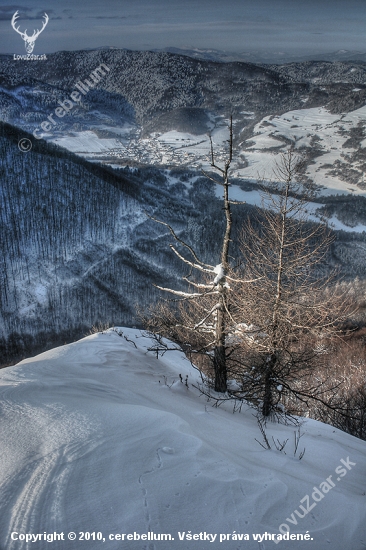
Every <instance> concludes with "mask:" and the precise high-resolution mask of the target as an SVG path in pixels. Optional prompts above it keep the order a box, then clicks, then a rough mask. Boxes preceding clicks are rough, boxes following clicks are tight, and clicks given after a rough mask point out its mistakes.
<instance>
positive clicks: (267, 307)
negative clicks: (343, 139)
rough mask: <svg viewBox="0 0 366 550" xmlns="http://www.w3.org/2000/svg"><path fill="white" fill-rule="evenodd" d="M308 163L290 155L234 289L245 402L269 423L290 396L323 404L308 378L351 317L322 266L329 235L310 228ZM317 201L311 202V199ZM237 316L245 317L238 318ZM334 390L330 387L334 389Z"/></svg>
mask: <svg viewBox="0 0 366 550" xmlns="http://www.w3.org/2000/svg"><path fill="white" fill-rule="evenodd" d="M301 168H302V159H301V157H299V156H298V155H297V154H295V153H294V152H293V151H292V150H289V151H288V152H286V153H284V154H283V155H282V157H281V160H280V162H278V164H277V166H276V170H275V184H274V188H273V190H272V192H271V193H267V194H265V196H264V204H263V206H264V211H263V213H262V215H263V216H264V217H263V218H262V220H260V221H258V222H257V225H256V227H254V223H250V222H248V223H247V224H246V226H245V228H244V230H243V234H242V238H241V250H242V253H243V256H244V258H245V260H244V261H245V269H244V272H243V274H242V276H241V277H240V279H241V281H245V280H251V282H250V283H243V282H241V283H240V284H239V285H237V286H236V287H235V290H234V291H235V296H236V310H237V311H236V317H238V316H240V317H241V318H242V324H241V326H237V329H236V337H237V340H240V342H241V346H242V355H241V359H240V365H239V366H240V369H239V371H238V372H239V373H240V377H241V380H242V384H243V391H244V395H246V396H247V397H248V398H249V399H252V400H255V401H256V403H257V404H259V406H260V407H261V413H262V414H263V416H264V417H267V416H269V415H270V414H271V413H273V412H274V411H275V410H276V408H278V407H279V406H281V405H279V403H280V401H282V403H283V402H284V401H285V400H286V397H287V398H288V397H289V396H291V399H292V404H293V403H294V400H295V401H296V400H300V401H303V400H306V399H314V398H315V399H320V400H321V399H322V387H319V386H317V384H316V382H314V378H312V379H311V380H312V382H310V377H309V371H310V370H311V369H312V368H313V366H314V361H315V360H316V361H317V362H320V361H321V359H322V349H323V347H324V344H325V343H326V338H327V337H329V336H330V335H334V333H335V332H336V331H337V329H339V326H340V323H342V321H343V320H344V319H345V318H346V317H347V315H348V314H349V308H347V307H346V304H345V297H344V296H342V295H340V293H339V292H337V290H336V287H335V286H334V284H332V280H331V277H330V276H329V273H328V272H327V270H326V267H325V265H324V260H325V257H326V254H327V252H328V250H329V246H330V244H331V242H332V238H331V235H330V233H329V231H328V230H327V228H326V227H325V226H323V225H320V224H311V223H309V221H308V219H307V218H308V212H307V200H308V199H309V193H308V192H307V191H308V190H307V189H306V186H304V185H302V184H301V181H300V180H301ZM310 196H311V195H310ZM238 312H239V315H238ZM328 390H329V386H328Z"/></svg>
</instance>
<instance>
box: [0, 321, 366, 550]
mask: <svg viewBox="0 0 366 550" xmlns="http://www.w3.org/2000/svg"><path fill="white" fill-rule="evenodd" d="M120 334H121V336H119V335H118V334H117V333H116V332H114V331H113V330H109V331H108V332H106V333H103V334H102V333H98V334H94V335H92V336H89V337H87V338H84V339H83V340H81V341H79V342H77V343H75V344H70V345H68V346H63V347H60V348H57V349H54V350H52V351H49V352H46V353H43V354H41V355H39V356H37V357H34V358H32V359H27V360H25V361H22V362H21V363H19V364H18V365H17V366H15V367H9V368H6V369H3V370H2V371H1V373H0V399H1V400H0V403H1V414H2V421H1V442H2V445H1V455H0V456H1V459H0V464H1V468H0V495H1V496H0V548H1V550H28V549H30V548H37V550H43V549H45V548H49V547H50V543H48V542H47V541H45V540H41V541H38V542H37V544H33V543H31V542H28V543H26V542H25V541H24V542H23V541H20V540H18V541H13V540H12V539H11V533H12V532H14V531H16V532H18V533H43V532H48V533H53V532H54V531H56V532H58V533H60V532H64V533H65V534H67V533H68V532H69V531H74V532H75V533H77V535H78V533H79V532H85V531H89V532H92V531H95V532H97V531H101V532H102V533H103V536H104V537H105V538H106V540H105V542H104V543H103V544H101V543H99V542H97V541H95V542H93V541H89V542H87V543H86V544H87V545H88V548H100V547H103V548H105V549H106V550H108V549H111V550H112V549H116V548H119V549H126V550H127V549H133V548H136V549H139V550H140V549H141V550H142V549H148V550H153V549H154V550H155V549H156V550H158V549H160V548H163V547H164V548H169V549H170V548H173V549H175V548H177V549H179V548H181V549H191V548H192V547H196V548H200V549H201V548H202V549H203V548H206V547H207V548H213V549H218V548H233V549H235V550H237V549H238V550H239V549H241V548H245V549H250V550H257V549H258V542H256V541H254V540H253V538H252V534H256V533H257V534H258V533H262V534H263V533H265V532H266V531H267V532H270V533H278V532H279V531H278V528H279V526H280V525H281V524H283V523H287V524H289V526H290V529H291V533H305V532H306V531H309V532H310V534H311V537H312V539H313V540H312V541H303V542H300V541H296V542H295V543H294V542H281V543H280V544H279V546H278V548H282V547H283V548H299V549H300V550H301V549H305V548H307V549H311V550H324V548H325V547H329V548H331V549H332V550H344V548H347V549H350V550H361V549H362V548H364V547H365V545H366V531H365V520H366V507H365V499H366V496H365V482H366V476H365V470H364V467H363V463H364V459H365V455H366V444H365V442H364V441H361V440H358V439H356V438H354V437H352V436H350V435H347V434H345V433H342V432H340V431H339V430H336V429H334V428H332V427H331V426H326V425H324V424H321V423H319V422H315V421H312V420H307V421H306V422H305V423H304V425H303V426H302V431H303V432H304V437H303V438H302V440H301V443H302V444H303V446H304V447H306V453H305V456H304V458H303V459H302V460H301V461H299V460H297V459H295V458H293V456H292V453H291V452H290V451H288V453H287V455H284V454H283V453H279V452H277V451H273V450H271V451H265V450H263V449H261V447H260V446H259V445H258V444H257V442H256V441H255V438H259V437H260V435H259V431H258V428H257V425H256V421H255V419H254V418H253V416H252V411H251V410H250V409H249V408H247V409H246V410H243V412H242V413H240V414H235V415H233V414H231V407H227V409H226V410H225V409H222V408H220V409H217V408H212V407H211V404H210V403H207V400H206V399H204V398H203V397H202V396H201V397H200V396H199V392H198V390H197V389H195V388H194V387H193V386H192V383H196V384H197V383H198V382H199V380H200V378H199V374H198V372H197V371H196V370H194V369H193V368H192V367H191V365H190V363H189V362H188V361H187V360H186V359H185V358H184V357H183V356H182V354H180V353H179V352H168V353H166V354H165V355H164V356H163V357H160V358H159V359H156V357H154V356H153V355H152V354H150V353H147V348H148V347H149V346H151V342H150V341H149V340H148V339H146V338H145V337H144V336H143V335H142V334H141V333H140V332H139V331H137V330H133V329H122V331H121V332H120ZM125 336H126V337H127V339H125V338H124V337H125ZM179 374H181V375H182V377H183V380H184V379H185V378H186V376H187V375H188V388H187V387H186V385H185V384H184V383H182V382H181V381H180V378H179ZM292 432H293V428H292V427H290V426H280V425H276V424H269V425H268V435H269V436H272V435H273V436H274V437H275V438H279V439H284V438H286V437H290V441H291V437H293V434H292ZM348 458H349V461H351V462H352V464H354V465H353V466H352V467H351V468H350V469H349V471H347V472H346V474H347V475H344V476H342V479H340V480H339V481H337V480H336V475H335V473H334V472H335V469H336V468H337V467H338V466H339V465H340V464H342V462H341V460H342V459H343V460H345V461H347V459H348ZM330 475H333V480H334V484H335V486H334V487H333V488H332V489H331V490H330V491H329V494H326V495H324V497H323V499H322V500H321V501H320V502H318V503H317V504H316V506H315V507H313V509H312V510H311V512H310V513H308V514H307V515H306V516H305V517H304V518H303V519H299V516H298V515H296V514H294V511H295V510H296V509H297V510H299V503H300V499H302V498H303V497H305V495H311V493H312V491H313V487H314V486H316V487H319V485H320V483H321V482H323V481H324V480H325V479H327V478H328V477H329V476H330ZM310 498H311V497H310ZM291 514H293V515H291ZM286 518H289V520H291V519H292V520H293V521H292V522H290V523H289V520H288V519H286ZM295 522H296V523H297V525H296V524H295ZM188 531H191V533H192V534H194V533H198V534H199V533H201V532H206V533H211V534H217V537H216V539H215V541H214V542H210V544H208V543H207V542H206V543H202V542H198V544H197V545H194V541H189V540H187V539H186V538H185V539H184V540H179V536H178V532H180V533H183V532H185V533H188ZM134 532H137V533H140V534H143V533H148V532H154V533H166V534H171V536H172V537H173V538H174V541H170V542H164V543H163V542H157V541H142V540H140V541H139V542H137V541H136V542H134V541H127V540H124V541H123V540H121V541H119V542H118V543H117V542H116V541H109V540H108V535H109V534H116V533H117V534H118V533H125V534H126V533H134ZM220 533H226V534H227V533H231V534H233V533H241V534H249V536H250V540H248V541H247V540H246V541H245V542H243V541H242V542H238V540H234V541H230V542H228V541H225V542H221V543H220V541H219V534H220ZM82 545H83V543H82V542H78V541H77V540H76V541H75V542H73V541H69V540H67V539H66V540H64V541H54V542H53V543H52V548H53V549H56V550H61V549H62V550H73V549H75V548H79V547H81V546H82ZM328 545H329V546H328ZM275 547H276V546H275V545H274V543H273V542H271V541H263V542H262V543H261V548H262V550H263V549H265V550H266V549H268V548H275Z"/></svg>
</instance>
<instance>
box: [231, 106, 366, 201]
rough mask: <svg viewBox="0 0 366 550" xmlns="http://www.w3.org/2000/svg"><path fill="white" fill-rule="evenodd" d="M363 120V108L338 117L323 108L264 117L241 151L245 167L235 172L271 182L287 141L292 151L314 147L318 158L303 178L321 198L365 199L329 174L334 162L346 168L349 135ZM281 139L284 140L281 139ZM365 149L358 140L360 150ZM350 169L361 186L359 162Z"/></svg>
mask: <svg viewBox="0 0 366 550" xmlns="http://www.w3.org/2000/svg"><path fill="white" fill-rule="evenodd" d="M365 120H366V107H362V108H361V109H357V110H356V111H353V112H351V113H344V114H342V115H336V114H332V113H330V112H329V111H327V110H326V109H325V108H324V107H316V108H312V109H301V110H295V111H289V112H287V113H284V114H283V115H278V116H272V115H271V116H267V117H265V118H263V119H262V120H261V121H260V122H259V123H258V124H256V126H255V127H254V135H253V137H252V138H251V139H250V140H248V141H249V142H250V145H249V147H245V145H246V144H245V143H244V144H242V146H243V145H244V148H245V149H244V151H243V152H245V156H246V158H247V161H248V167H246V168H244V169H241V170H239V174H240V175H241V176H242V177H246V178H252V179H254V178H258V177H262V178H271V177H273V170H274V168H275V162H276V158H277V155H278V152H279V151H282V150H283V149H284V148H286V147H288V145H287V144H286V142H285V140H290V141H291V142H292V143H294V144H295V147H296V148H301V147H315V146H316V147H317V148H318V149H320V151H321V155H320V156H318V157H316V158H315V162H314V164H311V165H309V167H308V170H307V175H308V177H309V178H311V179H312V180H313V181H314V183H316V184H317V185H321V186H322V187H323V189H322V191H321V193H322V194H337V193H345V192H347V193H349V192H352V193H355V194H362V195H365V194H366V193H365V191H364V190H362V189H360V188H359V187H357V185H355V184H353V183H350V182H347V181H345V180H344V179H340V178H339V176H336V175H334V174H333V175H332V174H330V173H329V170H330V168H331V167H332V166H333V164H334V162H335V161H337V160H338V161H340V162H341V164H343V165H344V167H347V165H348V166H349V165H350V163H349V159H347V155H350V154H351V153H352V152H354V151H355V149H354V148H353V147H345V146H344V145H345V143H346V141H347V140H348V138H349V137H350V131H351V130H352V129H355V128H357V126H359V125H362V126H363V125H364V124H365ZM283 138H285V139H283ZM365 146H366V140H365V139H364V140H362V142H361V147H362V148H364V147H365ZM352 169H354V170H356V171H358V172H359V181H360V182H363V181H364V180H363V162H361V161H360V162H358V163H354V162H352Z"/></svg>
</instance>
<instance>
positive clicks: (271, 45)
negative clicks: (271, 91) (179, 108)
mask: <svg viewBox="0 0 366 550" xmlns="http://www.w3.org/2000/svg"><path fill="white" fill-rule="evenodd" d="M16 11H18V12H19V18H18V21H17V26H19V30H20V31H22V32H24V31H25V29H27V33H28V36H29V35H30V36H31V35H32V33H33V30H34V29H39V28H41V22H42V17H43V15H44V13H47V14H48V16H49V22H48V25H47V27H46V28H45V29H44V31H43V33H42V34H40V35H39V37H38V39H37V41H36V43H35V48H34V52H33V53H34V54H43V53H52V52H57V51H62V50H84V49H94V48H95V49H96V48H100V47H116V48H123V49H130V50H151V49H165V48H179V49H187V50H192V49H204V50H207V49H215V50H220V51H224V52H227V53H229V54H231V53H243V52H247V53H248V54H251V53H253V52H269V53H270V54H272V55H273V56H276V55H281V54H283V55H287V56H299V57H301V56H305V57H306V56H307V57H309V56H310V57H311V56H312V55H314V56H319V55H321V54H327V53H330V52H334V51H337V50H350V51H359V52H365V51H366V48H365V47H364V33H365V30H364V28H365V25H364V21H365V20H366V2H364V1H363V0H350V1H347V0H334V1H332V2H330V1H328V0H319V1H315V0H308V1H307V2H306V3H304V2H303V1H299V0H292V1H291V0H256V1H255V2H254V1H250V0H228V1H227V2H226V3H225V5H224V4H223V3H222V2H221V1H218V0H186V1H185V2H184V3H182V2H178V1H173V0H170V1H169V2H168V1H167V0H153V1H148V0H136V1H135V2H134V3H133V5H131V4H130V3H128V2H127V1H126V0H122V2H120V1H118V0H103V1H101V0H89V2H88V3H87V4H85V5H75V2H72V1H71V0H64V1H62V2H61V3H59V1H58V0H47V2H46V3H45V4H42V2H40V0H28V1H27V5H23V3H21V4H19V5H17V4H10V3H7V2H4V1H3V0H1V1H0V29H1V34H0V36H1V38H0V52H1V53H2V54H25V53H26V52H25V48H24V41H23V40H22V38H21V36H20V35H19V34H17V33H16V32H15V31H14V29H13V28H12V27H11V18H12V16H13V15H14V13H15V12H16Z"/></svg>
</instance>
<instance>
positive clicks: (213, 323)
mask: <svg viewBox="0 0 366 550" xmlns="http://www.w3.org/2000/svg"><path fill="white" fill-rule="evenodd" d="M229 132H230V133H229V152H228V157H227V159H226V161H225V162H224V166H223V167H221V166H219V165H218V163H217V162H216V159H215V154H214V149H213V144H212V140H211V153H210V156H211V167H212V168H213V169H214V170H216V172H218V173H219V174H220V176H221V178H220V180H219V181H217V180H216V179H215V178H213V177H212V176H211V175H210V174H205V175H206V176H207V177H208V178H209V179H211V180H212V181H214V182H215V184H220V185H222V187H223V210H224V214H225V231H224V234H223V236H222V242H221V251H220V257H219V263H217V264H216V265H214V264H207V263H205V262H203V261H202V260H201V259H200V258H199V257H198V255H197V253H196V252H195V250H194V248H193V247H192V246H190V245H189V244H188V243H186V242H185V241H183V240H182V239H181V238H180V237H179V236H178V235H177V233H176V231H174V229H173V228H172V227H171V226H170V225H169V224H167V223H165V222H163V221H161V220H156V219H155V218H153V219H154V220H155V221H156V222H158V223H160V224H163V225H164V226H166V227H167V228H168V229H169V231H170V233H171V235H172V236H173V238H174V240H175V244H174V245H173V244H171V245H170V248H171V250H172V251H173V252H174V254H176V256H178V258H179V259H180V260H181V261H182V262H183V264H185V265H186V266H187V267H188V268H189V270H190V273H189V275H187V276H184V277H183V279H184V280H185V281H186V282H187V283H189V287H190V289H189V290H188V291H187V292H184V291H178V290H174V289H170V288H165V287H158V288H160V289H161V290H163V291H165V292H169V293H171V294H173V295H175V296H176V299H177V300H179V303H178V305H177V307H176V308H175V310H174V308H172V307H171V305H170V306H169V307H166V306H164V305H160V307H159V308H158V312H157V310H156V311H155V314H154V315H153V317H152V318H150V319H147V325H148V327H149V328H150V329H151V330H155V331H157V332H159V333H163V334H164V335H167V336H170V337H171V338H173V339H174V340H175V341H177V342H179V343H181V344H182V345H183V346H184V347H185V349H186V350H187V349H189V350H190V351H191V352H194V353H196V354H205V356H206V358H209V359H210V360H211V361H212V364H213V371H214V389H215V391H217V392H225V391H226V390H227V356H228V349H229V347H231V346H229V344H228V335H229V332H230V328H231V326H230V325H231V321H230V322H229V319H230V314H229V310H230V299H231V298H230V296H231V289H230V284H231V283H233V282H234V281H235V277H234V276H233V274H232V272H231V268H230V265H229V249H230V242H231V232H232V213H231V204H233V203H234V202H236V201H231V200H230V199H229V186H230V182H229V171H230V165H231V162H232V156H233V124H232V119H230V126H229Z"/></svg>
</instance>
